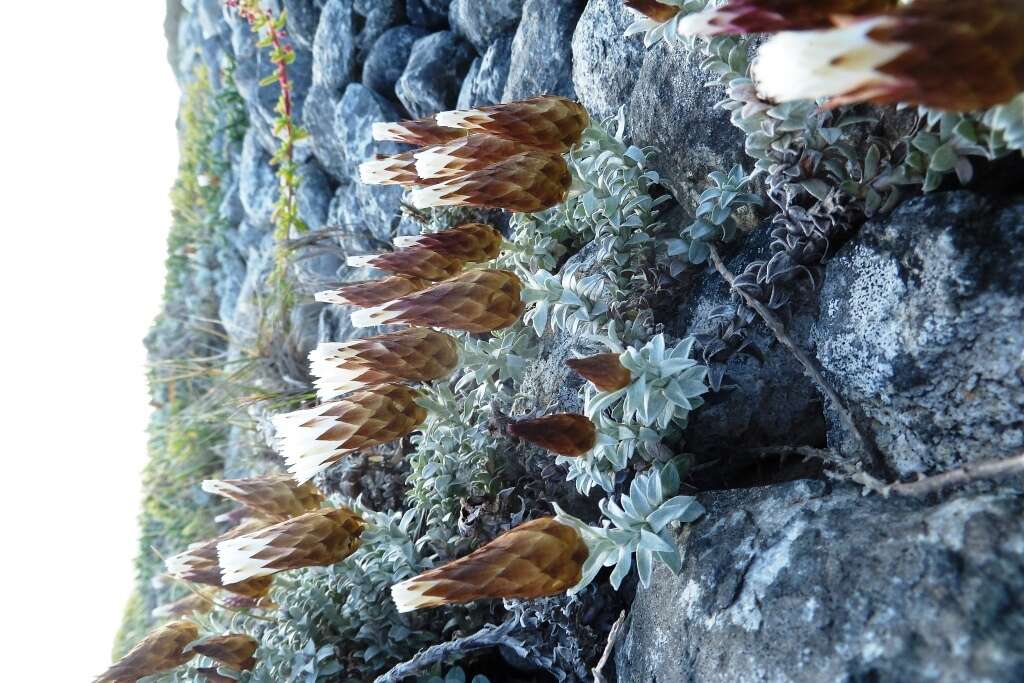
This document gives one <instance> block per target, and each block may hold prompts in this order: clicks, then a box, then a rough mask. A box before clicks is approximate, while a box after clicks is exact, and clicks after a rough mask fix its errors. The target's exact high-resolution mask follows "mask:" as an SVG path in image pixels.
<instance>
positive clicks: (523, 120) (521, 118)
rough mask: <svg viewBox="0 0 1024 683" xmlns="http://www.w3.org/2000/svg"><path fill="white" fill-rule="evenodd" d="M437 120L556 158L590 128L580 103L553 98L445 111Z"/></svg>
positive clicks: (585, 112)
mask: <svg viewBox="0 0 1024 683" xmlns="http://www.w3.org/2000/svg"><path fill="white" fill-rule="evenodd" d="M436 118H437V122H438V123H439V124H441V125H442V126H448V127H450V128H461V129H465V130H467V131H473V132H479V133H487V134H488V135H495V136H497V137H500V138H505V139H506V140H512V141H514V142H518V143H520V144H523V145H527V146H529V147H534V148H536V149H540V150H545V151H548V152H556V153H558V154H562V153H563V152H566V151H568V150H569V149H570V148H571V147H572V146H573V145H575V144H576V143H578V142H579V141H580V137H581V136H582V135H583V131H584V129H585V128H586V127H587V126H588V125H589V124H590V117H589V115H588V114H587V110H586V109H584V108H583V107H582V106H581V105H580V104H579V103H577V102H573V101H572V100H569V99H566V98H564V97H558V96H556V95H542V96H540V97H533V98H531V99H528V100H521V101H519V102H509V103H507V104H496V105H493V106H490V107H480V108H479V109H465V110H457V111H446V112H442V113H440V114H438V115H437V117H436Z"/></svg>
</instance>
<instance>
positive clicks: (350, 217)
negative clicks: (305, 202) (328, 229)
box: [328, 183, 404, 254]
mask: <svg viewBox="0 0 1024 683" xmlns="http://www.w3.org/2000/svg"><path fill="white" fill-rule="evenodd" d="M403 194H404V193H403V190H402V188H401V187H399V186H397V185H363V184H362V183H352V184H349V185H343V186H341V187H340V188H338V191H337V193H335V196H334V199H333V200H332V202H331V211H330V214H329V219H328V220H329V222H330V224H331V225H337V226H340V227H344V228H345V229H346V232H345V234H344V235H343V236H342V237H341V238H340V239H339V242H340V243H341V245H342V247H343V248H344V250H345V253H347V254H367V253H374V252H378V251H383V250H386V249H388V248H390V246H391V239H392V237H394V235H395V230H396V228H397V227H398V222H399V210H400V209H401V202H402V196H403Z"/></svg>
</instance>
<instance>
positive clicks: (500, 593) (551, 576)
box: [391, 517, 588, 612]
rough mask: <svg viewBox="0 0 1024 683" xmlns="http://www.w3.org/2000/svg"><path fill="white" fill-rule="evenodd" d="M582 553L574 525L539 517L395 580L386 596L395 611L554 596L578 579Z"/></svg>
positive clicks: (580, 573)
mask: <svg viewBox="0 0 1024 683" xmlns="http://www.w3.org/2000/svg"><path fill="white" fill-rule="evenodd" d="M587 554H588V551H587V547H586V545H585V544H584V542H583V538H582V537H581V536H580V534H579V532H578V531H576V529H574V528H572V527H570V526H567V525H565V524H561V523H559V522H557V521H555V520H554V518H552V517H543V518H541V519H535V520H533V521H532V522H526V523H525V524H520V525H519V526H517V527H516V528H514V529H512V530H511V531H507V532H505V533H504V534H502V535H500V536H498V537H497V538H496V539H494V540H493V541H491V542H490V543H488V544H486V545H484V546H483V547H481V548H480V549H478V550H476V551H475V552H473V553H470V554H469V555H467V556H466V557H463V558H461V559H458V560H455V561H454V562H449V563H448V564H446V565H443V566H441V567H438V568H437V569H433V570H431V571H429V572H426V573H424V574H420V575H419V576H416V577H413V578H411V579H408V580H407V581H403V582H401V583H399V584H395V585H394V586H392V587H391V595H392V597H393V598H394V601H395V605H396V606H397V607H398V611H399V612H411V611H412V610H417V609H421V608H424V607H437V606H439V605H453V604H459V603H464V602H471V601H473V600H480V599H483V598H524V599H532V598H539V597H544V596H546V595H555V594H557V593H562V592H564V591H566V590H568V589H570V588H572V587H573V586H575V585H576V584H577V583H578V582H579V581H580V578H581V576H582V568H583V563H584V562H585V561H586V559H587Z"/></svg>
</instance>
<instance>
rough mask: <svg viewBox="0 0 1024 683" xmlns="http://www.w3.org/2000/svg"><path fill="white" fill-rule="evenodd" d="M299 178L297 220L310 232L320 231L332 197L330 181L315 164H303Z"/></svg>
mask: <svg viewBox="0 0 1024 683" xmlns="http://www.w3.org/2000/svg"><path fill="white" fill-rule="evenodd" d="M299 177H300V178H301V179H302V181H301V184H300V185H299V192H298V202H299V218H301V219H302V221H303V222H304V223H305V224H306V227H307V228H309V229H310V230H313V231H316V230H322V229H323V227H324V225H325V224H326V223H327V212H328V209H329V207H330V205H331V198H332V197H333V196H334V190H333V188H332V187H331V181H330V179H329V178H328V177H327V174H326V173H324V172H323V170H322V169H321V168H320V166H319V164H317V163H316V162H309V163H306V164H303V165H302V166H301V167H300V168H299Z"/></svg>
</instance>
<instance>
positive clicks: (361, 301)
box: [316, 275, 430, 308]
mask: <svg viewBox="0 0 1024 683" xmlns="http://www.w3.org/2000/svg"><path fill="white" fill-rule="evenodd" d="M429 284H430V282H429V281H427V280H422V279H420V278H412V277H401V276H398V275H396V276H394V277H386V278H383V279H380V280H367V281H365V282H356V283H354V284H351V285H345V286H344V287H339V288H338V289H332V290H328V291H324V292H318V293H317V294H316V300H317V301H320V302H323V303H327V304H339V305H349V306H359V307H361V308H362V307H366V306H377V305H379V304H383V303H385V302H388V301H391V300H392V299H397V298H398V297H400V296H405V295H406V294H411V293H413V292H417V291H419V290H421V289H424V288H425V287H427V286H428V285H429Z"/></svg>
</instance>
